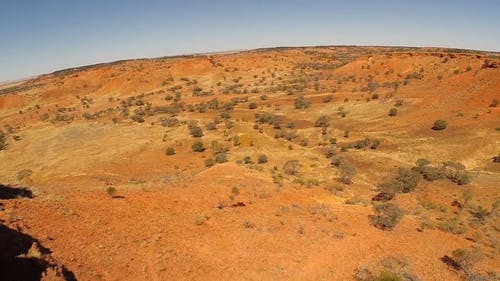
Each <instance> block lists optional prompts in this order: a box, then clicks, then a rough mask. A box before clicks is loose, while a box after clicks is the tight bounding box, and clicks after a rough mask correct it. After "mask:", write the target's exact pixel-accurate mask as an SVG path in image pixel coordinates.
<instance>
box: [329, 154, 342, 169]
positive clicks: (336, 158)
mask: <svg viewBox="0 0 500 281" xmlns="http://www.w3.org/2000/svg"><path fill="white" fill-rule="evenodd" d="M330 161H331V163H332V165H333V166H335V167H339V166H340V165H343V164H344V163H345V159H344V157H342V156H340V155H335V154H333V155H332V156H331V158H330Z"/></svg>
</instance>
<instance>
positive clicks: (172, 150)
mask: <svg viewBox="0 0 500 281" xmlns="http://www.w3.org/2000/svg"><path fill="white" fill-rule="evenodd" d="M165 154H166V155H174V154H175V150H174V148H173V147H168V148H167V149H166V150H165Z"/></svg>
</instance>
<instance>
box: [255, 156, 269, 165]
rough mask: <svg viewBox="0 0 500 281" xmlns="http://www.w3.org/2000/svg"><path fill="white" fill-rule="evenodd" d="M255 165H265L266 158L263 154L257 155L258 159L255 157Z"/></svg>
mask: <svg viewBox="0 0 500 281" xmlns="http://www.w3.org/2000/svg"><path fill="white" fill-rule="evenodd" d="M257 163H259V164H264V163H267V156H266V155H265V154H261V155H259V157H257Z"/></svg>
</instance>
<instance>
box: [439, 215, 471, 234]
mask: <svg viewBox="0 0 500 281" xmlns="http://www.w3.org/2000/svg"><path fill="white" fill-rule="evenodd" d="M438 228H439V229H440V230H442V231H447V232H450V233H453V234H463V233H465V232H467V227H466V226H465V224H464V223H463V222H461V221H460V220H459V219H458V218H451V219H446V220H443V221H441V222H440V223H439V225H438Z"/></svg>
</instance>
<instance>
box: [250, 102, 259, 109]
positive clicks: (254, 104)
mask: <svg viewBox="0 0 500 281" xmlns="http://www.w3.org/2000/svg"><path fill="white" fill-rule="evenodd" d="M248 108H249V109H256V108H257V104H256V103H255V102H251V103H249V104H248Z"/></svg>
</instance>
